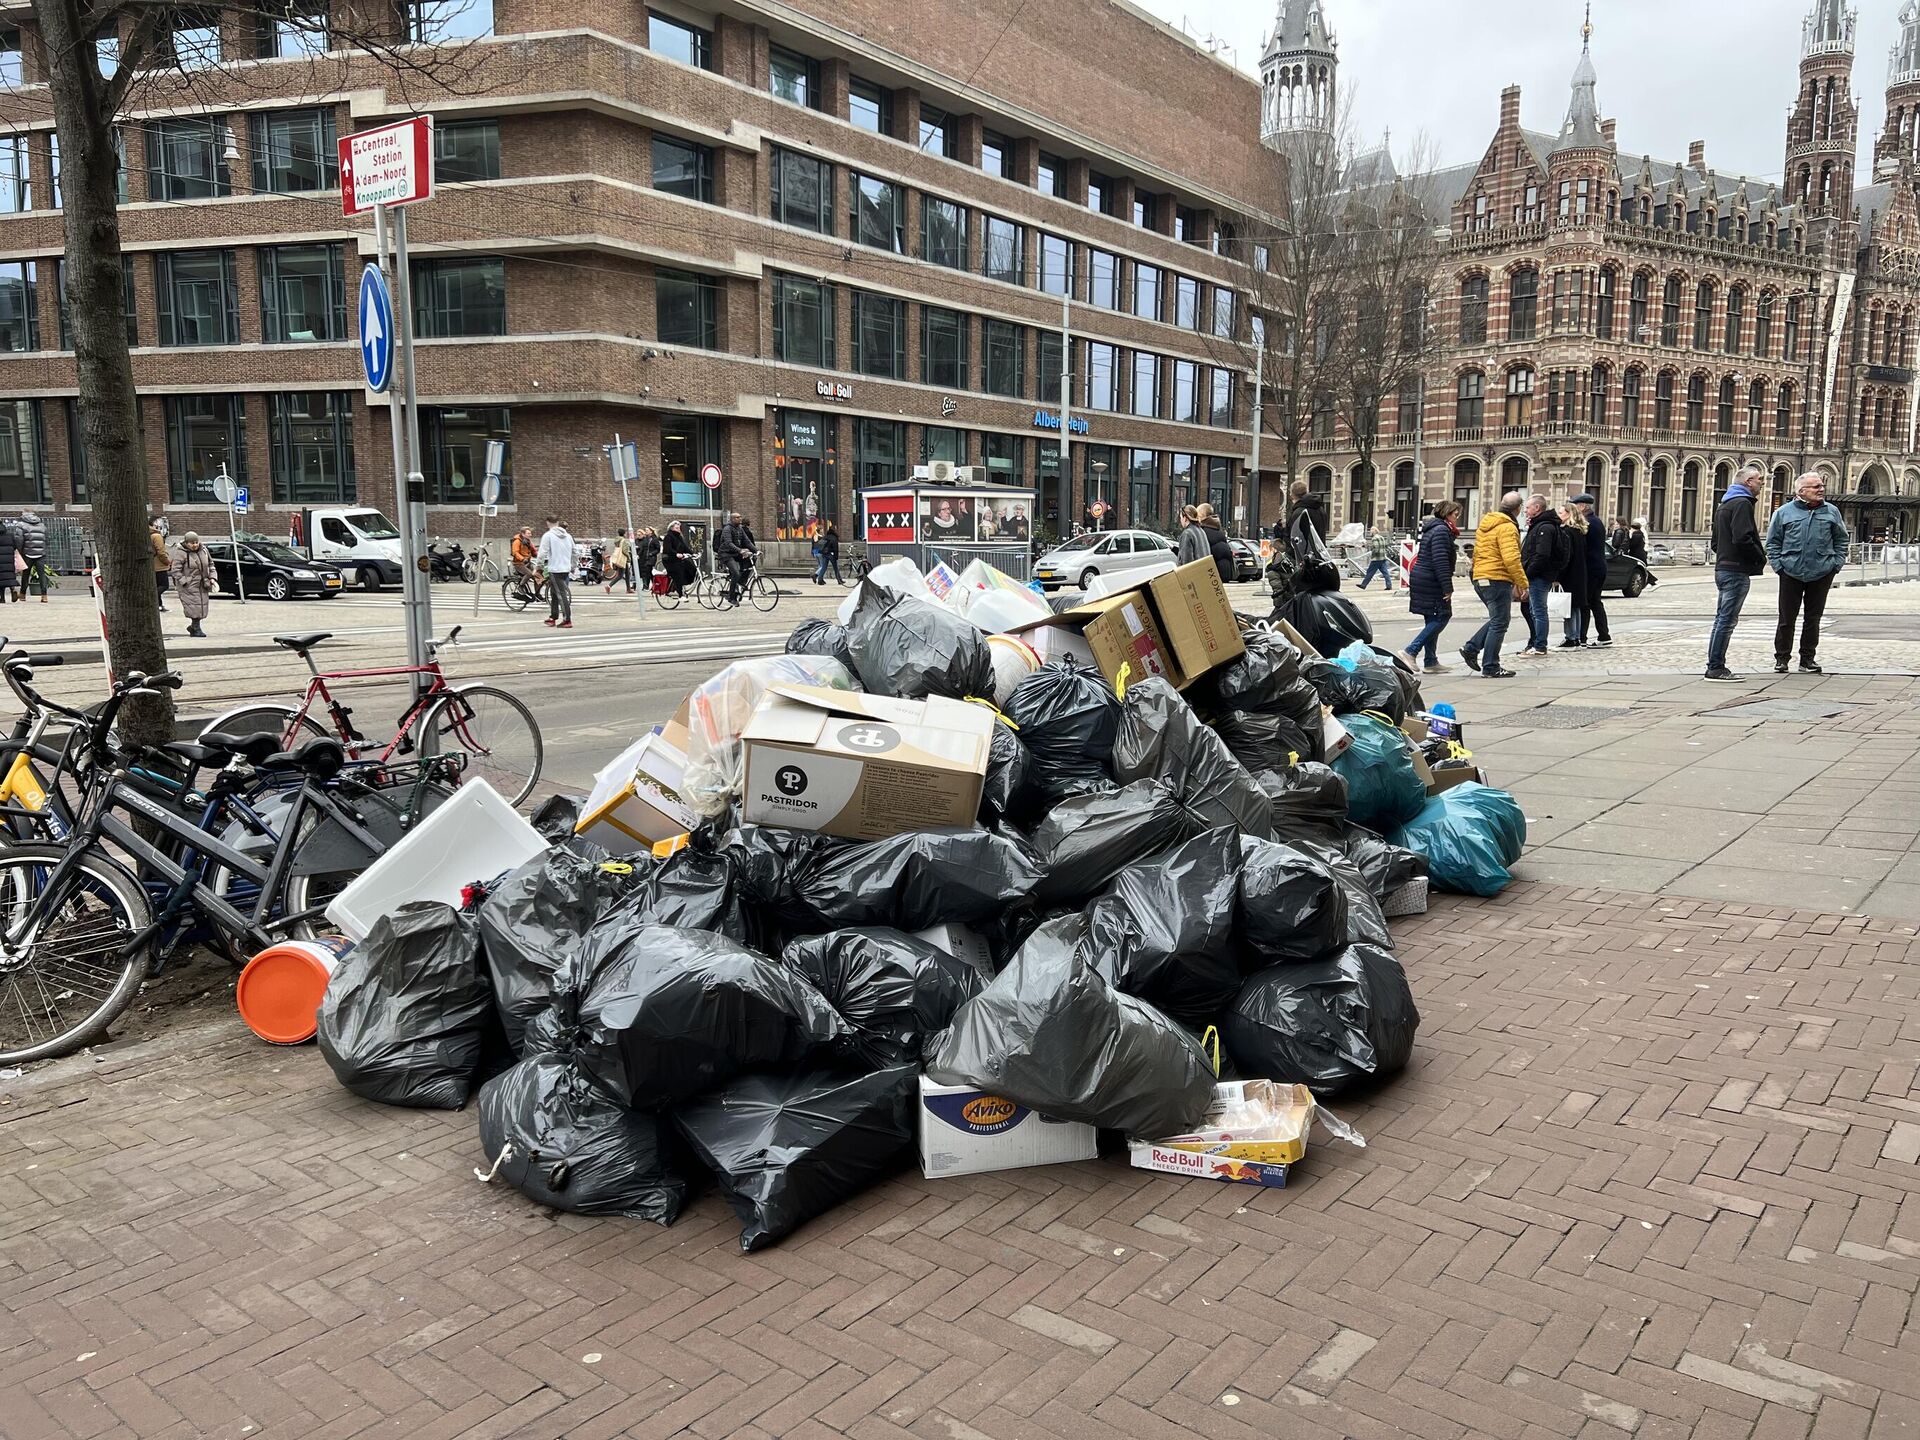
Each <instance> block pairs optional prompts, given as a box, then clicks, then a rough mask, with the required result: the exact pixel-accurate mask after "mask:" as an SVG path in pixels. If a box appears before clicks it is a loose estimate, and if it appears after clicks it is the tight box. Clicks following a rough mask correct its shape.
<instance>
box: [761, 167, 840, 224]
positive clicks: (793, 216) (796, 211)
mask: <svg viewBox="0 0 1920 1440" xmlns="http://www.w3.org/2000/svg"><path fill="white" fill-rule="evenodd" d="M773 218H774V219H775V220H777V221H779V222H780V223H781V224H782V225H798V226H799V227H800V228H801V229H802V230H813V231H817V232H818V233H819V234H822V235H831V234H832V233H833V169H832V167H831V166H829V165H828V164H827V163H826V162H825V161H824V160H816V159H814V158H813V156H811V155H801V154H798V153H796V152H794V151H792V150H775V151H774V152H773Z"/></svg>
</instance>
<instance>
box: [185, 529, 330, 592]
mask: <svg viewBox="0 0 1920 1440" xmlns="http://www.w3.org/2000/svg"><path fill="white" fill-rule="evenodd" d="M202 543H203V544H205V545H206V547H207V553H208V554H209V555H211V556H212V557H213V573H214V574H215V575H216V576H217V577H219V593H220V594H222V595H237V594H239V593H240V590H239V586H238V585H236V584H235V583H234V563H233V549H234V542H233V541H231V540H207V541H204V542H202ZM239 578H240V580H241V581H242V582H244V583H245V585H246V587H247V594H249V595H264V596H266V597H267V599H269V600H293V599H297V598H298V597H300V596H302V595H317V596H320V597H322V598H323V599H324V598H327V597H330V596H334V595H338V594H339V593H340V591H341V589H342V588H343V583H344V582H343V580H342V577H341V574H340V567H339V566H338V565H329V564H328V563H327V562H326V561H324V560H309V559H308V558H307V557H306V556H304V555H302V554H301V553H300V552H299V551H298V550H296V549H294V548H293V547H292V546H291V545H282V544H280V543H279V542H277V541H272V540H242V541H241V542H240V577H239Z"/></svg>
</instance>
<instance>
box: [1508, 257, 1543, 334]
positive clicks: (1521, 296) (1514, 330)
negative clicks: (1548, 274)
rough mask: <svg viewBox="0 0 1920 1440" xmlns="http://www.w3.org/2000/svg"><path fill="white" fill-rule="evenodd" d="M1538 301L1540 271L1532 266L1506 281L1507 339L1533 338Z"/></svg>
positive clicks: (1515, 272) (1515, 273)
mask: <svg viewBox="0 0 1920 1440" xmlns="http://www.w3.org/2000/svg"><path fill="white" fill-rule="evenodd" d="M1539 303H1540V272H1539V271H1538V270H1535V269H1534V268H1533V267H1532V266H1527V267H1526V268H1524V269H1520V270H1516V271H1514V272H1513V277H1512V278H1511V279H1510V280H1508V281H1507V339H1509V340H1531V339H1533V335H1534V329H1535V325H1536V323H1537V310H1538V306H1539Z"/></svg>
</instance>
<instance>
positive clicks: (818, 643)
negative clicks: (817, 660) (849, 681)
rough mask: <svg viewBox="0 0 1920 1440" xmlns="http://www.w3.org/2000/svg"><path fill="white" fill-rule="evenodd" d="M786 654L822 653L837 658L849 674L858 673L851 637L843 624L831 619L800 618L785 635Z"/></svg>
mask: <svg viewBox="0 0 1920 1440" xmlns="http://www.w3.org/2000/svg"><path fill="white" fill-rule="evenodd" d="M787 654H789V655H824V656H826V657H827V658H828V659H830V660H838V661H839V662H840V663H841V664H842V665H844V666H846V667H847V672H848V673H849V674H857V673H859V672H858V671H857V670H855V668H854V663H853V637H852V636H851V635H850V634H849V633H848V632H847V628H846V626H844V625H836V624H834V623H833V621H831V620H802V621H801V622H800V623H799V624H798V625H796V626H794V627H793V633H792V634H791V635H789V636H787Z"/></svg>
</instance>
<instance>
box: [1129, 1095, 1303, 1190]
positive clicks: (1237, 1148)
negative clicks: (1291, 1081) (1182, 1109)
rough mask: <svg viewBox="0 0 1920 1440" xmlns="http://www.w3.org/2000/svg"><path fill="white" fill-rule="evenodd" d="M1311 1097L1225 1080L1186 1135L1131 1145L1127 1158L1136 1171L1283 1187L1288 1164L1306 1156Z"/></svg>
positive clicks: (1285, 1181)
mask: <svg viewBox="0 0 1920 1440" xmlns="http://www.w3.org/2000/svg"><path fill="white" fill-rule="evenodd" d="M1313 1108H1314V1105H1313V1093H1312V1092H1311V1091H1310V1090H1308V1089H1307V1087H1306V1086H1304V1085H1281V1084H1277V1083H1275V1082H1274V1081H1271V1080H1229V1081H1223V1082H1221V1083H1220V1084H1218V1085H1216V1086H1214V1087H1213V1104H1212V1106H1211V1107H1210V1108H1209V1109H1208V1111H1207V1114H1206V1115H1205V1116H1204V1117H1203V1118H1202V1119H1201V1122H1200V1124H1199V1125H1198V1126H1196V1127H1195V1128H1194V1129H1193V1130H1192V1131H1191V1132H1189V1133H1187V1134H1185V1135H1170V1136H1167V1137H1165V1138H1164V1139H1160V1140H1151V1141H1136V1142H1134V1143H1133V1144H1132V1145H1130V1146H1128V1158H1129V1159H1130V1160H1131V1161H1132V1163H1133V1165H1134V1166H1135V1167H1136V1168H1138V1169H1141V1170H1158V1171H1161V1172H1163V1173H1166V1174H1172V1175H1191V1176H1194V1177H1196V1178H1199V1179H1206V1180H1228V1181H1232V1182H1235V1183H1237V1184H1242V1185H1266V1186H1275V1187H1278V1186H1283V1185H1285V1184H1286V1183H1287V1170H1288V1167H1289V1166H1292V1165H1294V1164H1297V1163H1298V1162H1299V1161H1300V1159H1301V1158H1302V1157H1303V1156H1304V1155H1305V1154H1306V1153H1307V1127H1308V1126H1309V1125H1311V1124H1312V1123H1313Z"/></svg>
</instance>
